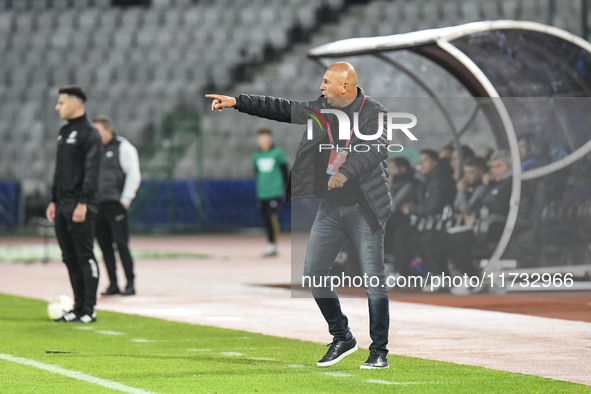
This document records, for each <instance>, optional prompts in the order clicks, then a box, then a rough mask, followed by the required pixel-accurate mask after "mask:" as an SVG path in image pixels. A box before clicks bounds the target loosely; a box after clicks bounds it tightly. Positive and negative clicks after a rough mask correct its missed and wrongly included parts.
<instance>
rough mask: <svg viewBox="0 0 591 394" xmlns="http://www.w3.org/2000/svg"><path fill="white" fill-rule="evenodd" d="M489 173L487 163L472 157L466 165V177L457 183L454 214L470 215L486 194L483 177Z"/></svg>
mask: <svg viewBox="0 0 591 394" xmlns="http://www.w3.org/2000/svg"><path fill="white" fill-rule="evenodd" d="M487 172H488V166H487V165H486V161H485V160H484V159H482V158H480V157H470V158H468V159H467V160H466V164H464V177H463V178H462V179H460V180H459V181H458V182H457V183H456V189H457V193H456V198H455V200H454V212H455V213H457V214H460V215H463V214H470V213H472V210H473V208H474V206H475V205H476V203H478V202H479V201H480V199H481V198H482V196H483V194H484V189H485V185H484V184H483V183H482V176H483V175H484V174H486V173H487Z"/></svg>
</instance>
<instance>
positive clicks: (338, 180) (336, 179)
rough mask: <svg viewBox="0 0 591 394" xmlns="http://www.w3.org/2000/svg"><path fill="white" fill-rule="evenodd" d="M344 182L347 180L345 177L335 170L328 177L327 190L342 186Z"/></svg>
mask: <svg viewBox="0 0 591 394" xmlns="http://www.w3.org/2000/svg"><path fill="white" fill-rule="evenodd" d="M345 182H347V177H346V176H344V175H343V174H341V173H340V172H337V173H336V174H334V175H333V176H331V177H330V178H329V179H328V190H329V191H330V190H332V189H338V188H340V187H343V185H344V184H345Z"/></svg>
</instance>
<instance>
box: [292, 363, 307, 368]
mask: <svg viewBox="0 0 591 394" xmlns="http://www.w3.org/2000/svg"><path fill="white" fill-rule="evenodd" d="M287 366H288V367H292V368H306V366H305V365H302V364H287Z"/></svg>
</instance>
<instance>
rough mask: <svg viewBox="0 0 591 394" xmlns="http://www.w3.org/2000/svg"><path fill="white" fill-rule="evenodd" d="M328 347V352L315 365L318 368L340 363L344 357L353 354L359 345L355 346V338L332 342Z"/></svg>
mask: <svg viewBox="0 0 591 394" xmlns="http://www.w3.org/2000/svg"><path fill="white" fill-rule="evenodd" d="M327 346H330V348H328V352H326V354H325V355H324V357H322V358H321V359H320V360H319V361H318V362H317V363H316V365H318V366H319V367H328V366H329V365H333V364H336V363H338V362H339V361H341V360H342V359H343V358H344V357H346V356H348V355H349V354H351V353H354V352H356V351H357V349H359V345H357V340H355V338H354V337H353V338H351V339H350V340H348V341H334V342H333V343H330V344H328V345H327Z"/></svg>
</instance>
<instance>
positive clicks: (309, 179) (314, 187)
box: [235, 88, 392, 223]
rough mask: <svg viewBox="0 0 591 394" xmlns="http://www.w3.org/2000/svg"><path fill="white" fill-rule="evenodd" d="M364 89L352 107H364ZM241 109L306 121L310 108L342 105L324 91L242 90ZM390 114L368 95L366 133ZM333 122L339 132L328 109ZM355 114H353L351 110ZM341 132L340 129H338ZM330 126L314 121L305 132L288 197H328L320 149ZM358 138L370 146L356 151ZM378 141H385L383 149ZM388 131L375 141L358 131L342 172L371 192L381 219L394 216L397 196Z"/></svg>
mask: <svg viewBox="0 0 591 394" xmlns="http://www.w3.org/2000/svg"><path fill="white" fill-rule="evenodd" d="M363 97H364V94H363V91H362V90H361V89H360V88H358V93H357V99H356V100H355V102H354V103H353V105H352V106H351V107H350V111H351V113H353V112H359V109H360V107H361V103H362V100H363ZM235 108H236V109H237V110H238V111H240V112H244V113H247V114H250V115H254V116H259V117H262V118H267V119H272V120H277V121H279V122H288V123H299V124H306V122H307V121H308V119H311V117H310V116H309V114H310V113H311V112H310V111H309V110H307V109H306V108H311V109H313V110H315V111H317V112H320V110H321V109H341V108H333V107H332V106H330V105H329V104H328V103H327V101H326V99H325V98H324V97H319V98H318V99H317V100H315V101H290V100H286V99H282V98H275V97H269V96H256V95H247V94H242V95H240V96H238V97H237V98H236V107H235ZM380 112H381V113H383V114H384V115H385V114H386V112H387V110H386V108H385V107H384V106H383V105H381V104H380V103H378V102H377V101H375V100H374V99H372V98H370V97H366V100H365V103H364V106H363V109H362V111H361V113H360V114H359V130H360V132H361V133H362V134H365V135H373V134H375V133H376V131H377V127H378V126H377V124H378V116H379V113H380ZM322 116H323V117H324V118H325V119H326V121H327V122H328V123H330V124H331V125H332V126H331V130H332V132H333V133H338V127H337V125H338V123H337V122H338V121H337V119H336V116H335V115H333V114H322ZM350 118H352V115H351V116H350ZM335 137H336V135H335ZM328 143H329V139H328V134H327V131H326V129H325V127H322V128H321V127H320V126H319V125H318V124H317V123H316V122H313V135H312V139H311V140H308V138H307V132H305V133H304V135H303V136H302V141H301V143H300V146H299V148H298V151H297V154H296V158H295V160H294V164H293V166H292V168H291V173H290V181H289V184H288V187H287V191H286V197H287V201H291V200H298V199H303V198H317V197H325V195H326V192H327V185H326V167H327V164H328V163H327V162H326V159H325V158H324V155H323V154H322V153H321V152H320V151H319V144H328ZM358 144H365V145H369V146H370V147H371V149H369V151H367V152H361V151H360V152H355V151H354V147H355V146H356V145H358ZM372 144H381V147H380V149H379V151H378V149H377V148H376V147H374V146H371V145H372ZM387 145H388V141H387V139H386V131H385V130H383V131H382V134H381V136H380V137H379V138H377V139H376V140H372V141H362V140H360V139H359V138H357V137H356V136H355V135H354V136H353V137H352V139H351V144H350V146H351V148H352V149H351V152H350V153H349V154H348V157H347V161H346V162H345V163H343V164H342V165H341V168H340V170H339V172H340V173H342V174H343V175H345V176H346V177H347V180H348V182H358V183H359V186H360V187H361V190H362V191H363V194H364V195H365V198H366V199H367V201H368V202H369V204H370V206H371V208H372V210H373V212H374V213H375V215H376V217H377V219H378V221H379V222H380V223H384V222H385V221H386V220H387V219H388V217H389V216H390V204H391V200H392V197H391V195H390V187H389V186H388V163H387V158H388V151H387V150H386V146H387Z"/></svg>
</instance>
